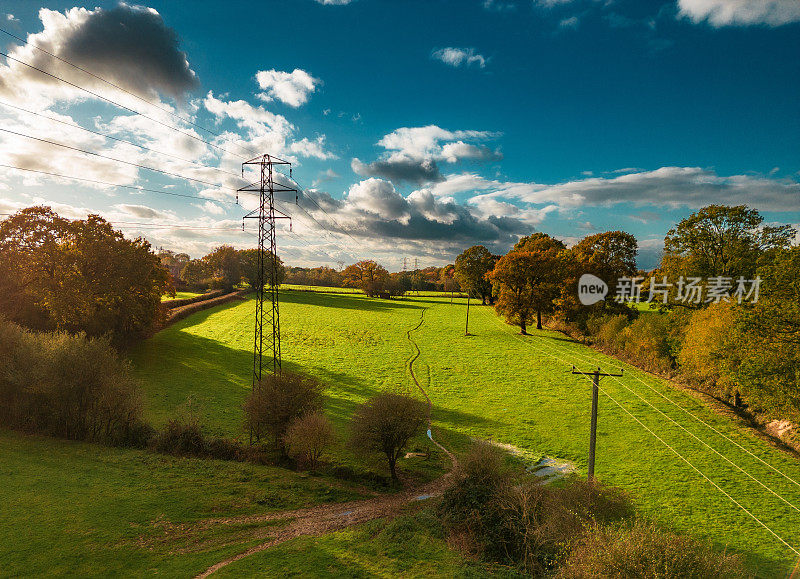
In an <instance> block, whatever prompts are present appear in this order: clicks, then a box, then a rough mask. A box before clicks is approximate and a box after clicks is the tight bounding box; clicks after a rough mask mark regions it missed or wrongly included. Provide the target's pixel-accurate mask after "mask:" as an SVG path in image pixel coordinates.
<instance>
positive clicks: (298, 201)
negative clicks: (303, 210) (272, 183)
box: [294, 193, 300, 205]
mask: <svg viewBox="0 0 800 579" xmlns="http://www.w3.org/2000/svg"><path fill="white" fill-rule="evenodd" d="M294 204H295V205H300V195H298V194H297V193H295V194H294Z"/></svg>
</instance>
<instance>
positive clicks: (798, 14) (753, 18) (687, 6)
mask: <svg viewBox="0 0 800 579" xmlns="http://www.w3.org/2000/svg"><path fill="white" fill-rule="evenodd" d="M678 9H679V15H680V16H683V17H686V18H689V19H690V20H692V22H695V23H699V22H703V21H707V22H708V23H709V24H710V25H711V26H714V27H721V26H748V25H758V24H762V25H766V26H781V25H784V24H789V23H791V22H800V1H798V0H678Z"/></svg>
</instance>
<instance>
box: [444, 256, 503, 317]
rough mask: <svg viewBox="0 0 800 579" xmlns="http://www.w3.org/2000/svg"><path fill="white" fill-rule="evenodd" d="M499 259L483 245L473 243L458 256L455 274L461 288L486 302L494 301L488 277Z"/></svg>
mask: <svg viewBox="0 0 800 579" xmlns="http://www.w3.org/2000/svg"><path fill="white" fill-rule="evenodd" d="M496 261H497V259H496V258H495V256H493V255H492V254H491V252H489V250H488V249H486V248H485V247H484V246H482V245H473V246H472V247H470V248H469V249H467V250H465V251H464V252H463V253H462V254H461V255H459V256H458V257H457V258H456V262H455V268H454V274H455V279H456V281H458V284H459V285H460V286H461V288H462V289H463V290H464V291H466V292H468V293H469V294H470V295H472V296H475V297H479V298H481V302H482V303H483V304H486V302H487V301H489V302H490V303H491V301H492V284H491V282H490V281H489V279H488V278H487V277H486V274H488V273H489V272H490V271H492V268H493V267H494V265H495V263H496Z"/></svg>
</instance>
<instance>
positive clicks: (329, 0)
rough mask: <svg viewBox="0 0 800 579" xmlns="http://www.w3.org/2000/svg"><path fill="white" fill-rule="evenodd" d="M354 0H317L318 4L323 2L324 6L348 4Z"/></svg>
mask: <svg viewBox="0 0 800 579" xmlns="http://www.w3.org/2000/svg"><path fill="white" fill-rule="evenodd" d="M352 1H353V0H317V4H322V5H323V6H347V5H348V4H350V3H351V2H352Z"/></svg>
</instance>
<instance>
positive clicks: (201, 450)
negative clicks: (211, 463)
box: [153, 416, 207, 457]
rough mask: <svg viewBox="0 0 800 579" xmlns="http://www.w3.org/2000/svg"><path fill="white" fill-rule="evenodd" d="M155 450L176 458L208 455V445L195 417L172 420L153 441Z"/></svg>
mask: <svg viewBox="0 0 800 579" xmlns="http://www.w3.org/2000/svg"><path fill="white" fill-rule="evenodd" d="M153 450H154V451H156V452H160V453H163V454H172V455H174V456H196V457H201V456H205V455H206V454H207V443H206V439H205V437H204V436H203V431H202V429H201V428H200V423H199V422H198V420H197V418H196V417H194V416H186V417H180V418H173V419H170V420H169V421H168V422H167V424H166V426H164V428H163V429H161V431H160V432H159V433H158V436H156V438H155V439H154V440H153Z"/></svg>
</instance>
